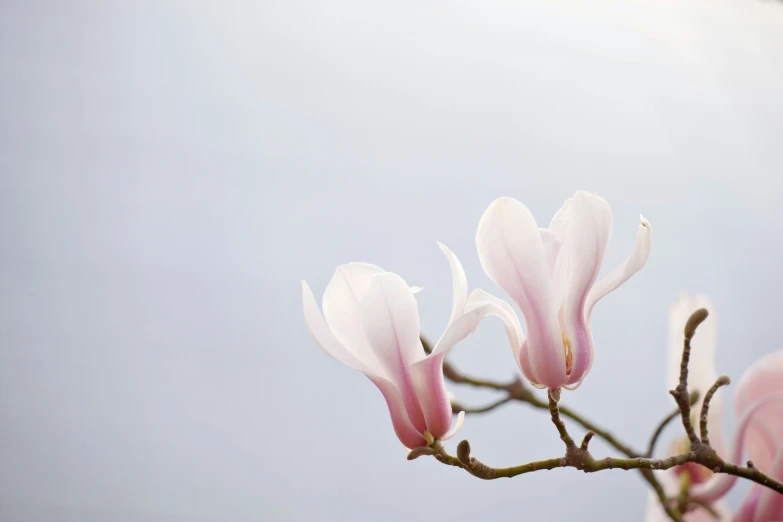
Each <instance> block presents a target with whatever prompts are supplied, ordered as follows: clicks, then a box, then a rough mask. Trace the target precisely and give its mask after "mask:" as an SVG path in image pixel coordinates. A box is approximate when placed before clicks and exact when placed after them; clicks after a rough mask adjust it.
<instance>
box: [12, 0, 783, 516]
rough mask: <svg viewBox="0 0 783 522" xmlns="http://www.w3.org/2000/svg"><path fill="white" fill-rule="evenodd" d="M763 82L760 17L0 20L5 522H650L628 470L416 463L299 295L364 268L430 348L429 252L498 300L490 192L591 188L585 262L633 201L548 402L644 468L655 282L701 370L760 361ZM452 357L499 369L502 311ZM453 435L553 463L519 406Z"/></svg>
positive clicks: (289, 8) (768, 181)
mask: <svg viewBox="0 0 783 522" xmlns="http://www.w3.org/2000/svg"><path fill="white" fill-rule="evenodd" d="M781 64H783V4H781V3H780V2H775V1H759V0H714V1H709V2H708V1H706V0H690V1H676V2H675V1H669V0H663V1H662V0H655V1H653V0H625V1H621V0H615V1H604V0H594V1H591V2H581V1H577V0H551V1H550V0H536V1H519V0H518V1H515V2H512V1H503V2H500V1H482V2H479V1H473V2H465V1H461V2H450V1H448V2H447V1H437V2H436V1H425V2H407V1H400V2H363V1H359V0H353V1H349V0H333V1H330V2H311V3H307V2H297V1H285V2H284V1H280V2H265V1H260V2H259V1H250V0H248V1H246V2H239V1H234V2H200V3H199V2H185V1H182V2H174V1H161V2H119V1H118V2H98V1H93V2H89V1H69V2H49V3H45V2H36V1H20V0H16V1H4V2H2V5H1V6H0V85H1V86H2V92H0V94H1V96H0V115H2V116H1V117H0V147H1V149H0V150H1V151H2V153H1V154H0V223H2V227H0V233H1V234H2V243H1V245H2V249H1V250H0V292H1V293H0V298H1V300H0V519H2V520H3V521H9V522H51V521H55V520H56V521H58V522H71V521H72V522H77V521H78V522H105V521H109V520H110V521H118V522H142V521H143V522H150V521H170V522H191V521H193V522H206V521H220V522H250V521H253V522H259V521H261V522H266V521H269V522H278V521H280V522H310V521H314V522H319V521H327V520H345V521H349V522H351V521H362V522H363V521H368V520H373V521H376V520H377V521H379V522H386V521H388V522H398V521H400V520H410V521H419V520H421V521H425V520H429V521H431V520H452V521H473V520H478V519H483V518H484V517H489V518H491V519H492V520H552V521H566V520H574V519H575V518H576V517H583V516H589V517H590V518H591V519H595V520H599V519H600V520H608V521H628V520H641V517H642V514H643V511H644V502H645V501H646V498H647V491H646V489H645V484H644V483H643V482H642V481H641V480H640V479H639V477H638V476H637V474H635V473H631V472H623V471H611V472H604V473H601V474H598V475H593V476H585V475H583V474H581V473H578V472H576V471H574V470H556V471H552V472H547V473H537V474H534V475H529V476H524V477H519V478H516V479H514V480H502V481H493V482H483V481H480V480H476V479H474V478H473V477H470V476H469V475H467V474H466V473H464V472H461V471H460V470H457V469H454V468H450V467H445V466H443V465H440V464H438V463H437V462H435V461H434V460H428V459H420V460H417V461H415V462H407V461H406V460H405V452H404V451H403V449H402V448H401V446H400V443H399V442H398V441H397V439H396V437H395V436H394V433H393V431H392V429H391V423H390V421H389V419H388V413H387V411H386V408H385V405H384V402H383V399H382V397H381V395H380V394H379V393H378V391H377V390H376V389H375V387H374V386H372V384H371V383H370V382H369V381H367V379H366V378H365V377H364V376H362V375H361V374H360V373H358V372H356V371H353V370H351V369H349V368H347V367H344V366H342V365H340V364H339V363H337V362H335V361H333V360H331V359H329V358H328V357H326V356H325V355H324V354H323V353H321V352H320V350H319V349H318V348H317V347H316V345H315V344H314V342H313V341H312V339H311V338H310V336H309V335H308V334H307V332H306V330H305V328H304V324H303V319H302V312H301V293H300V292H301V291H300V280H301V279H306V280H307V281H308V282H309V283H310V285H311V287H312V288H313V290H314V292H315V293H316V296H317V298H318V299H319V301H320V297H321V294H322V292H323V289H324V288H325V286H326V284H327V282H328V280H329V278H330V277H331V275H332V273H333V271H334V268H335V267H336V266H337V265H338V264H342V263H346V262H350V261H367V262H372V263H376V264H379V265H381V266H382V267H384V268H385V269H387V270H391V271H395V272H397V273H399V274H400V275H402V276H403V277H404V278H405V279H406V280H407V281H408V282H409V283H410V284H415V285H421V286H423V287H424V291H423V293H422V294H420V296H419V308H420V310H421V317H422V327H423V331H424V333H425V334H427V335H429V336H430V337H437V336H438V335H440V333H441V331H442V328H443V327H444V326H445V324H446V321H447V318H448V314H449V310H450V300H451V295H450V291H451V289H450V280H449V275H448V270H447V264H446V261H445V259H444V258H443V256H442V254H441V253H440V251H439V250H438V249H437V247H436V245H435V241H436V240H439V241H442V242H443V243H445V244H446V245H448V246H449V247H450V248H451V249H452V250H453V251H454V252H455V253H456V254H457V255H458V256H459V258H460V259H461V261H462V262H463V264H464V266H465V269H466V271H467V275H468V282H469V285H470V286H471V287H482V288H485V289H487V290H489V291H491V292H492V293H495V294H496V295H504V294H503V293H502V291H501V290H500V289H498V288H496V287H494V285H492V284H491V282H490V281H489V280H488V279H487V277H486V276H485V275H484V274H483V272H482V270H481V267H480V265H479V262H478V258H477V254H476V251H475V243H474V237H475V230H476V226H477V224H478V220H479V217H480V216H481V214H482V212H483V211H484V209H485V208H486V207H487V205H488V204H489V203H490V202H491V201H492V200H493V199H494V198H496V197H499V196H513V197H516V198H518V199H520V200H521V201H523V202H524V203H525V204H527V205H528V206H529V207H530V208H531V210H532V211H533V213H534V215H535V216H536V217H537V219H538V220H539V222H540V223H542V224H546V223H548V221H549V219H550V217H551V215H552V214H553V213H554V212H555V210H556V209H557V208H558V207H559V206H560V205H561V204H562V202H563V201H564V200H565V198H567V197H568V196H570V195H571V194H572V193H573V192H575V191H576V190H578V189H587V190H590V191H593V192H596V193H598V194H600V195H601V196H603V197H604V198H606V199H607V200H608V201H609V202H610V204H611V205H612V208H613V212H614V219H615V228H614V233H613V238H612V242H611V244H610V247H609V252H608V255H607V266H608V267H610V268H611V267H613V266H614V265H616V264H617V263H619V262H620V261H621V260H622V259H624V258H625V256H626V255H627V254H628V252H629V251H630V247H631V244H632V241H633V237H634V234H635V230H636V226H637V224H638V215H639V214H640V213H642V214H644V216H645V217H646V218H647V219H649V221H650V222H651V223H652V228H653V247H652V254H651V256H650V259H649V263H648V265H647V267H646V268H645V269H644V270H643V271H642V272H641V273H639V274H638V275H637V276H636V277H634V278H633V279H632V280H631V281H630V282H629V283H628V284H627V285H625V286H623V287H622V288H621V289H620V290H618V291H617V292H615V293H613V294H610V295H609V296H608V297H607V298H606V299H604V300H603V301H601V303H600V304H599V305H598V306H597V307H596V310H595V313H594V320H593V331H594V335H595V341H596V345H597V346H596V362H595V364H594V366H593V369H592V372H591V373H590V375H589V376H588V377H587V379H586V381H585V383H584V385H583V386H582V387H581V388H580V389H579V390H578V391H577V392H573V393H566V394H565V395H564V401H565V403H566V404H568V405H570V406H573V407H575V408H578V409H579V410H580V411H582V412H584V413H585V415H587V416H589V417H590V418H592V419H594V420H595V421H597V422H599V423H601V424H605V425H607V426H609V427H611V428H612V430H613V431H615V432H617V433H618V434H619V435H620V436H621V438H622V439H623V440H625V441H628V443H630V444H632V445H634V446H636V447H643V446H644V445H645V444H646V441H647V437H648V435H649V434H650V432H651V431H652V429H653V427H654V425H655V424H656V423H657V422H658V420H659V419H660V418H661V417H662V416H663V415H664V414H666V413H667V412H668V411H670V409H671V408H672V401H671V398H670V397H669V396H668V394H667V393H666V390H665V388H664V381H665V371H664V367H665V355H666V341H667V328H666V325H667V322H666V321H667V312H668V307H669V305H670V303H671V302H672V300H673V299H674V298H675V297H676V295H677V294H678V292H679V291H681V290H689V291H693V292H705V293H708V294H709V295H710V296H711V298H712V299H713V301H714V303H715V308H716V314H717V317H718V320H719V325H718V342H719V353H718V362H717V366H718V369H719V371H721V372H724V373H728V374H729V375H730V376H732V377H738V376H739V375H740V374H741V372H742V370H743V369H744V368H745V367H746V366H747V365H748V364H750V363H751V362H752V361H753V360H755V359H756V358H758V357H759V356H761V355H762V354H764V353H767V352H769V351H771V350H773V349H776V348H779V347H780V346H783V333H781V331H780V328H779V324H780V322H781V317H780V313H781V312H780V311H781V309H783V281H782V280H781V278H780V266H781V263H782V262H783V242H781V241H780V238H781V237H783V219H781V213H780V206H781V203H783V173H782V172H781V163H782V162H783V147H781V136H783V96H782V95H781V93H783V68H781ZM452 353H453V361H454V362H455V363H456V364H458V365H459V367H460V368H462V369H464V370H466V371H467V370H469V371H470V372H472V373H474V374H476V375H481V376H492V377H496V378H510V377H512V376H514V375H516V374H517V372H518V370H517V368H516V365H515V363H514V361H513V358H512V356H511V352H510V350H509V348H508V345H507V342H506V340H505V335H504V333H503V331H502V328H501V326H500V323H499V322H496V321H494V320H493V321H488V322H486V323H485V324H483V325H482V326H481V327H480V329H479V330H478V332H477V333H476V334H475V335H474V336H473V337H471V338H469V339H468V340H467V341H465V342H464V343H462V344H461V345H459V346H458V347H457V348H456V349H455V350H454V351H453V352H452ZM452 391H453V392H454V393H455V394H456V395H457V396H458V397H459V398H460V399H461V400H463V401H464V402H466V403H471V404H481V403H483V401H485V400H490V399H491V398H492V397H493V396H491V395H488V394H485V393H478V392H475V391H473V390H469V389H463V388H453V389H452ZM730 421H731V422H733V420H732V419H730ZM729 428H730V426H727V434H728V429H729ZM573 432H574V433H575V434H576V435H578V436H580V437H581V435H582V434H583V430H581V429H579V428H576V427H575V428H574V429H573ZM676 433H677V432H676V430H671V431H669V432H667V437H669V438H671V437H673V436H675V434H676ZM462 435H463V436H464V437H466V438H468V439H470V440H471V442H472V445H473V448H474V453H475V454H476V455H477V456H479V457H480V458H482V459H483V460H484V461H485V462H487V463H490V464H493V465H499V466H505V465H512V464H519V463H522V462H525V461H528V460H534V459H540V458H548V457H552V456H554V455H556V454H558V452H559V451H560V449H561V448H560V444H561V443H560V441H559V440H558V438H557V435H556V433H555V431H554V429H553V427H552V426H551V423H550V422H549V420H548V419H547V417H546V416H545V415H543V414H542V413H541V412H538V411H533V410H531V409H529V408H526V407H524V406H523V405H510V406H507V407H505V408H503V409H501V410H499V411H497V412H496V413H494V414H492V415H489V416H485V417H469V418H468V419H467V422H466V424H465V427H464V429H463V432H462ZM450 447H452V448H453V447H454V444H450ZM594 450H595V453H596V454H597V455H614V454H615V453H614V452H613V451H612V450H610V449H609V448H607V447H606V446H605V445H603V444H600V443H594ZM743 491H744V489H743V488H736V489H735V491H734V492H733V493H732V495H731V501H732V503H733V504H734V505H736V504H737V502H738V500H739V499H740V498H741V496H742V492H743Z"/></svg>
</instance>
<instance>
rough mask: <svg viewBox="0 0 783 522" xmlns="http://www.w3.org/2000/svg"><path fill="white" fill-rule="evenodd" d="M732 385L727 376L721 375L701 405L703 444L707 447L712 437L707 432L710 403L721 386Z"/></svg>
mask: <svg viewBox="0 0 783 522" xmlns="http://www.w3.org/2000/svg"><path fill="white" fill-rule="evenodd" d="M729 384H731V379H729V377H728V376H727V375H721V376H720V377H718V380H717V381H715V384H713V385H712V387H711V388H710V389H709V391H707V395H705V396H704V402H703V403H702V405H701V419H700V422H699V424H700V426H699V428H700V431H701V443H702V444H706V445H707V446H709V445H710V436H709V433H708V431H707V415H708V414H709V411H710V402H711V401H712V396H713V395H715V392H717V391H718V388H720V387H721V386H727V385H729Z"/></svg>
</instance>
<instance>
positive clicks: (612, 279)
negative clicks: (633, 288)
mask: <svg viewBox="0 0 783 522" xmlns="http://www.w3.org/2000/svg"><path fill="white" fill-rule="evenodd" d="M639 217H640V219H641V220H642V224H641V225H639V228H638V230H637V232H636V240H635V241H634V244H633V250H632V251H631V255H630V256H629V257H628V259H626V260H625V261H624V262H623V263H622V264H621V265H620V266H618V267H617V268H615V269H614V270H612V271H611V272H609V273H608V274H607V275H605V276H604V277H602V278H601V279H600V280H599V281H598V282H597V283H596V284H595V285H593V288H592V290H590V293H589V294H588V296H587V303H586V307H587V316H588V319H589V317H590V313H591V312H592V310H593V306H595V303H597V302H598V300H599V299H601V298H602V297H604V296H605V295H606V294H608V293H609V292H612V291H613V290H616V289H617V288H618V287H619V286H620V285H622V284H623V283H625V282H626V281H628V280H629V279H630V278H631V276H633V275H634V274H635V273H636V272H638V271H639V270H641V269H642V267H643V266H644V265H645V263H647V258H648V257H649V255H650V239H651V237H652V228H651V227H650V223H649V222H648V221H647V220H646V219H644V216H639Z"/></svg>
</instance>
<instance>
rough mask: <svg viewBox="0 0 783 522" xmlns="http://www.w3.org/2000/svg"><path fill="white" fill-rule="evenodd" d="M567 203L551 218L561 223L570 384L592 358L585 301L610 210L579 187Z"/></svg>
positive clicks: (607, 233) (605, 242)
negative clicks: (564, 263) (564, 264)
mask: <svg viewBox="0 0 783 522" xmlns="http://www.w3.org/2000/svg"><path fill="white" fill-rule="evenodd" d="M567 205H568V208H567V209H566V210H563V211H561V212H558V214H559V215H560V217H559V218H558V217H557V216H556V219H555V220H553V221H559V222H560V224H561V225H560V226H561V228H562V229H563V230H562V232H560V234H561V235H562V237H563V242H562V246H561V252H562V253H561V255H563V256H568V257H567V260H566V261H565V262H566V266H567V268H566V272H565V283H564V290H565V291H564V295H563V304H562V316H561V320H562V323H563V324H562V329H563V331H564V333H565V335H566V337H565V339H564V342H565V344H566V349H567V357H568V355H569V354H570V360H567V361H566V362H567V372H568V379H567V381H566V383H565V384H568V385H571V384H574V383H577V382H579V381H581V380H582V378H583V377H584V375H585V374H586V372H587V370H588V368H589V366H590V362H591V360H592V351H593V349H592V339H591V336H590V331H589V329H588V326H587V316H586V314H585V305H586V301H587V296H588V293H589V292H590V289H591V288H592V286H593V283H594V282H595V280H596V278H597V277H598V271H599V270H600V269H601V264H602V263H603V259H604V254H605V252H606V247H607V245H608V244H609V236H610V235H611V232H612V211H611V209H610V208H609V204H608V203H607V202H606V201H605V200H604V199H603V198H600V197H598V196H595V195H593V194H589V193H587V192H582V191H580V192H577V193H576V195H574V197H573V198H571V200H570V202H569V203H568V204H567ZM553 226H554V225H553Z"/></svg>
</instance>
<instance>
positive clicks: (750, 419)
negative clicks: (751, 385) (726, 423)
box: [691, 393, 783, 502]
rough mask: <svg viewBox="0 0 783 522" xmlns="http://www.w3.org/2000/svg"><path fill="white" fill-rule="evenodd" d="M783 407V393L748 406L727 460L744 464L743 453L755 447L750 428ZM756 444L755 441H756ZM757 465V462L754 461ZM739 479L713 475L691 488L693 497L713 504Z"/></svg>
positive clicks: (740, 418)
mask: <svg viewBox="0 0 783 522" xmlns="http://www.w3.org/2000/svg"><path fill="white" fill-rule="evenodd" d="M780 407H783V393H774V394H769V395H765V396H763V397H761V398H760V399H758V400H757V401H756V402H754V403H753V404H751V405H750V406H748V407H747V408H746V409H745V411H743V412H742V414H741V415H740V417H739V420H738V421H737V429H736V430H735V432H734V440H733V441H732V446H731V451H730V452H729V453H730V454H729V458H728V459H726V460H728V461H730V462H734V463H737V464H739V463H742V453H743V450H744V451H748V450H752V449H753V446H751V445H749V444H748V442H749V440H750V439H749V438H748V437H747V435H748V432H749V431H750V430H749V428H750V427H751V426H752V424H753V423H754V422H756V421H758V420H759V418H766V416H767V415H766V414H767V412H768V411H769V408H780ZM754 444H755V441H754ZM753 463H754V464H756V461H755V460H754V461H753ZM765 464H769V465H771V462H770V463H766V462H764V463H761V464H759V465H757V466H758V468H759V469H761V470H762V471H766V470H767V469H769V466H768V465H765ZM736 480H737V477H735V476H734V475H724V474H719V475H713V476H712V478H710V479H709V480H708V481H707V482H704V483H702V484H696V485H694V486H693V487H692V488H691V496H693V498H695V499H698V500H703V501H706V502H712V501H714V500H717V499H719V498H721V497H722V496H723V495H725V494H726V493H727V492H728V491H729V490H730V489H731V488H732V486H734V483H735V482H736Z"/></svg>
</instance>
